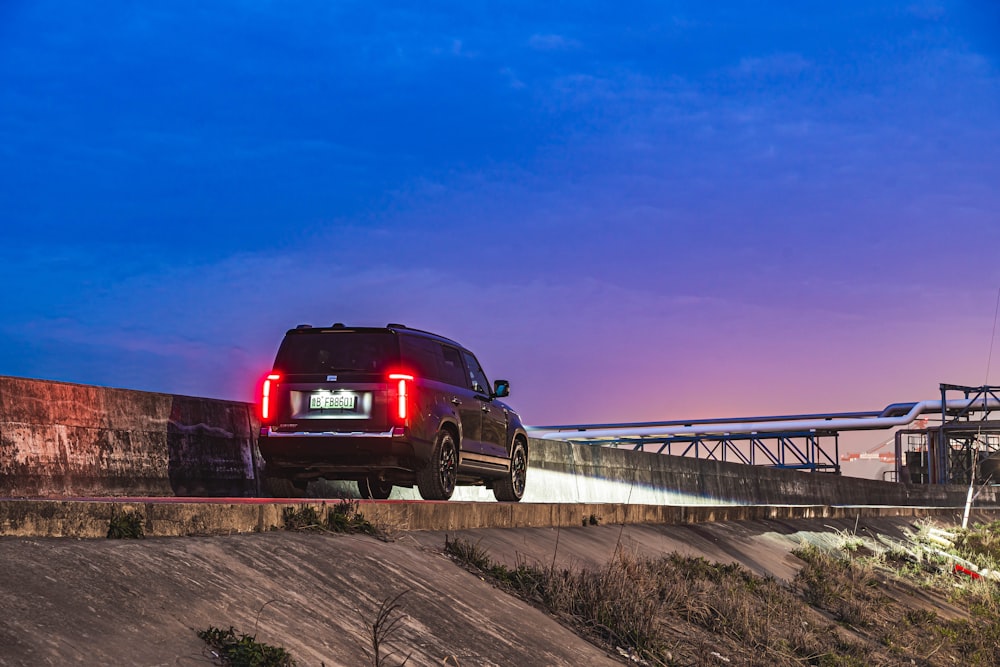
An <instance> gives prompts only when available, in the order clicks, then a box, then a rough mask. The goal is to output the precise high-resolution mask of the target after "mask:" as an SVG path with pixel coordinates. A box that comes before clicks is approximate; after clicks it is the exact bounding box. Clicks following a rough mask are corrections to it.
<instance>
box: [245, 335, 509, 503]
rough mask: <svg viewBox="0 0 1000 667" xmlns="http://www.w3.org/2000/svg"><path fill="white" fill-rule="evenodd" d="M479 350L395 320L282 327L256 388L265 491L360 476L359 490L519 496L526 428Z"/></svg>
mask: <svg viewBox="0 0 1000 667" xmlns="http://www.w3.org/2000/svg"><path fill="white" fill-rule="evenodd" d="M509 392H510V383H509V382H507V381H506V380H497V381H496V382H495V383H494V384H493V386H492V387H491V386H490V384H489V381H488V380H487V379H486V374H485V373H484V372H483V369H482V367H481V366H480V365H479V362H478V361H476V357H475V356H474V355H473V354H472V353H471V352H469V351H468V350H466V349H465V348H463V347H462V346H461V345H459V344H458V343H456V342H455V341H452V340H449V339H447V338H444V337H442V336H437V335H435V334H432V333H428V332H426V331H419V330H417V329H410V328H408V327H406V326H403V325H402V324H389V325H387V326H386V327H384V328H381V327H377V328H376V327H346V326H344V325H343V324H334V325H333V326H331V327H323V328H321V327H311V326H309V325H300V326H298V327H296V328H295V329H291V330H290V331H288V332H287V333H286V334H285V339H284V340H283V341H282V343H281V347H280V348H278V355H277V357H276V358H275V360H274V370H273V371H272V372H271V373H270V374H269V375H268V376H267V378H266V379H265V380H264V383H263V386H262V390H261V404H260V419H261V430H260V437H259V438H258V440H257V444H258V447H259V450H260V454H261V457H262V458H263V459H264V463H265V470H264V481H265V486H266V488H267V490H268V491H269V492H270V493H271V494H272V495H277V496H290V497H296V496H301V495H303V494H304V492H305V488H306V484H308V482H309V481H310V480H313V479H318V478H320V477H323V478H327V479H348V480H351V479H353V480H357V482H358V489H359V491H360V492H361V496H362V497H363V498H388V497H389V494H390V493H391V492H392V487H393V485H396V486H407V487H412V486H413V485H414V484H416V485H417V488H418V489H419V490H420V495H421V496H422V497H423V498H425V499H427V500H447V499H448V498H450V497H451V495H452V492H453V491H454V490H455V486H456V485H457V484H485V485H486V486H488V487H491V488H492V489H493V494H494V495H495V496H496V498H497V500H508V501H518V500H520V499H521V497H522V496H523V495H524V484H525V473H526V471H527V466H528V436H527V434H526V433H525V430H524V426H523V425H522V424H521V420H520V418H519V417H518V415H517V413H516V412H514V411H513V410H511V409H510V407H508V406H507V405H506V404H505V403H503V402H501V401H500V400H498V399H500V398H503V397H504V396H507V395H508V393H509Z"/></svg>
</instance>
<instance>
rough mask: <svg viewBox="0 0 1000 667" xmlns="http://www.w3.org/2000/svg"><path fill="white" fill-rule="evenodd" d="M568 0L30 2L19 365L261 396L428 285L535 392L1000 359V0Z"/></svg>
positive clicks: (515, 400) (842, 375)
mask: <svg viewBox="0 0 1000 667" xmlns="http://www.w3.org/2000/svg"><path fill="white" fill-rule="evenodd" d="M810 4H814V3H810ZM537 5H538V3H523V4H519V3H496V4H477V3H419V4H413V5H403V4H401V5H396V4H390V3H346V2H345V3H333V2H325V1H324V2H319V1H315V2H310V1H303V2H299V3H294V4H292V3H271V2H218V3H208V4H206V3H195V2H171V3H151V2H132V3H112V2H94V3H69V2H56V1H54V0H38V1H33V2H27V1H19V0H13V1H12V0H8V1H7V2H4V3H2V5H0V183H2V185H0V222H2V224H0V242H2V247H3V250H4V257H5V260H4V262H3V263H2V265H0V278H2V280H3V283H4V284H5V285H6V286H7V289H6V290H4V293H3V294H2V296H0V308H2V310H3V313H4V314H3V316H2V318H0V374H6V375H22V376H30V377H42V378H47V379H57V380H67V381H73V382H83V383H91V384H104V385H112V386H121V387H128V388H137V389H148V390H154V391H164V392H175V393H185V394H194V395H204V396H213V397H222V398H233V399H240V400H250V399H251V398H252V392H253V388H254V385H255V383H256V381H257V379H258V378H259V376H260V375H261V374H263V373H264V372H265V371H266V370H267V369H268V368H269V364H270V362H271V360H272V358H273V354H274V351H275V349H276V346H277V344H278V342H279V340H280V338H281V335H282V333H283V331H284V330H285V329H286V328H288V327H290V326H294V325H295V324H298V323H300V322H310V323H313V324H323V323H332V322H334V321H343V322H347V323H349V324H365V325H379V324H384V323H386V322H389V321H392V322H400V321H401V322H405V323H408V324H410V325H411V326H416V327H420V328H425V329H430V330H433V331H437V332H440V333H443V334H445V335H448V336H451V337H454V338H456V339H458V340H460V341H462V342H463V343H465V344H466V345H468V346H469V347H470V348H472V349H473V350H474V351H476V352H477V353H478V355H479V356H480V357H481V360H482V361H483V363H484V365H485V366H486V369H487V372H488V373H489V374H490V375H491V376H493V377H502V376H505V377H508V378H509V379H510V380H511V381H512V383H513V391H512V397H511V402H512V404H513V405H515V407H517V408H518V409H519V410H520V411H521V412H522V414H523V416H524V418H525V420H526V421H528V422H530V423H535V424H541V423H553V422H567V421H570V422H593V421H619V420H621V421H628V420H644V419H667V418H688V417H691V418H694V417H705V416H727V415H740V414H754V413H767V414H774V413H781V412H795V411H820V410H855V409H874V408H879V407H881V406H883V405H885V404H887V403H890V402H893V401H902V400H919V399H923V398H931V397H934V396H935V395H936V392H937V384H938V383H939V382H953V383H963V384H981V383H983V382H984V381H986V380H987V378H988V375H989V374H988V369H987V360H988V356H989V349H990V341H991V336H992V333H993V330H992V325H993V316H994V308H995V305H996V296H997V290H998V288H1000V261H998V260H1000V253H998V249H1000V217H998V211H1000V187H998V184H1000V69H998V67H1000V9H998V8H996V7H995V6H994V5H993V4H992V3H987V2H931V1H924V2H921V1H914V2H877V1H875V2H872V1H869V2H842V3H835V4H832V5H828V6H825V7H819V8H817V7H816V6H811V7H807V6H795V7H792V8H789V3H760V2H742V3H699V2H657V3H627V4H624V5H623V4H621V3H607V4H595V3H591V4H586V5H581V4H580V3H564V4H560V3H543V4H542V5H541V6H537ZM997 357H998V360H997V365H1000V351H998V353H997ZM989 380H991V381H992V382H994V383H1000V378H998V377H995V374H993V376H989Z"/></svg>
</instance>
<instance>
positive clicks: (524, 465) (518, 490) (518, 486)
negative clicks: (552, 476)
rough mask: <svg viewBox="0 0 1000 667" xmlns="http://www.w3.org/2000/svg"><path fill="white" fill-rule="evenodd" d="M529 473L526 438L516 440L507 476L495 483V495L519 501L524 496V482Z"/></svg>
mask: <svg viewBox="0 0 1000 667" xmlns="http://www.w3.org/2000/svg"><path fill="white" fill-rule="evenodd" d="M527 473H528V449H527V447H525V446H524V440H522V439H521V438H517V439H516V440H514V449H513V451H512V452H511V453H510V469H509V470H508V472H507V476H506V477H504V478H503V479H500V480H497V481H496V482H495V483H494V484H493V495H494V496H496V499H497V500H499V501H502V502H515V503H516V502H518V501H520V500H521V498H523V497H524V482H525V479H526V477H527Z"/></svg>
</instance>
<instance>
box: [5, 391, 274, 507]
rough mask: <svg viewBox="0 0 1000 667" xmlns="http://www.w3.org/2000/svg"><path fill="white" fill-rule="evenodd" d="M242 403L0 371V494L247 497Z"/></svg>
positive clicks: (247, 417)
mask: <svg viewBox="0 0 1000 667" xmlns="http://www.w3.org/2000/svg"><path fill="white" fill-rule="evenodd" d="M254 426H255V424H254V421H253V412H252V410H251V408H250V406H248V405H246V404H244V403H235V402H230V401H217V400H210V399H204V398H192V397H188V396H171V395H168V394H155V393H150V392H143V391H129V390H124V389H109V388H106V387H93V386H88V385H77V384H67V383H62V382H49V381H43V380H29V379H24V378H13V377H3V376H0V495H2V496H5V497H18V496H26V497H67V496H104V495H111V496H122V495H132V496H172V495H208V496H242V495H251V494H253V493H254V492H255V490H256V488H257V484H256V480H255V478H254V466H253V458H252V456H251V452H252V451H253V446H252V443H253V440H252V437H253V436H252V434H253V432H254Z"/></svg>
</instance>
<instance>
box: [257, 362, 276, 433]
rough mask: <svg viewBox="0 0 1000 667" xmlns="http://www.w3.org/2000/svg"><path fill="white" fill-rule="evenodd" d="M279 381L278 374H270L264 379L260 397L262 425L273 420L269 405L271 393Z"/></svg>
mask: <svg viewBox="0 0 1000 667" xmlns="http://www.w3.org/2000/svg"><path fill="white" fill-rule="evenodd" d="M279 380H281V375H279V374H278V373H271V374H270V375H268V376H267V377H266V378H264V386H263V388H262V389H261V392H260V394H261V396H260V421H261V423H264V424H269V423H270V422H271V420H272V419H274V406H272V405H271V391H272V390H273V389H274V387H275V386H276V385H277V384H278V381H279Z"/></svg>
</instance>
